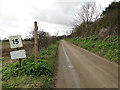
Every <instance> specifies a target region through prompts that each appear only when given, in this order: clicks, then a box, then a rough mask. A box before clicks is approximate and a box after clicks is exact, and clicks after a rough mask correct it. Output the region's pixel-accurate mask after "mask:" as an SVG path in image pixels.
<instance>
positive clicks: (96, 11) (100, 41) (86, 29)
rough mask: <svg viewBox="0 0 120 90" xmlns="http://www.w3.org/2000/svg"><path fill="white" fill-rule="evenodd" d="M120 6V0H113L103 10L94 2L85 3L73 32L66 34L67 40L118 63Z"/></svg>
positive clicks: (119, 50)
mask: <svg viewBox="0 0 120 90" xmlns="http://www.w3.org/2000/svg"><path fill="white" fill-rule="evenodd" d="M119 6H120V1H118V2H116V1H113V2H111V4H109V6H108V7H106V8H105V10H104V11H102V12H101V9H100V7H99V6H98V5H96V4H95V3H94V2H87V3H84V4H83V5H82V7H81V8H80V10H78V13H76V14H75V20H74V27H73V31H72V33H71V34H70V35H68V36H66V37H65V38H66V39H65V40H67V41H69V42H72V43H73V44H75V45H78V46H80V47H82V48H85V49H87V50H89V51H92V52H94V53H96V54H98V55H100V56H103V57H105V58H106V59H108V60H110V61H113V62H115V63H118V62H119V56H120V49H119V47H120V46H119V45H120V44H119V42H118V41H119V38H118V37H120V33H119V31H118V30H119V29H118V21H119V18H118V17H119V16H120V13H119V12H120V10H119V9H118V7H119Z"/></svg>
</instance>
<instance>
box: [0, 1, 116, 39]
mask: <svg viewBox="0 0 120 90" xmlns="http://www.w3.org/2000/svg"><path fill="white" fill-rule="evenodd" d="M87 1H92V2H96V4H101V6H102V7H103V9H104V8H105V7H107V6H108V5H109V4H110V3H111V2H112V1H113V0H0V37H1V38H2V39H3V38H5V37H6V38H8V36H12V35H21V36H22V38H25V37H26V36H28V34H29V32H30V31H32V30H33V29H34V21H37V22H38V28H39V29H38V30H40V28H42V29H43V30H44V31H46V32H49V33H50V34H51V35H54V33H55V32H59V35H63V34H65V33H66V32H67V31H70V30H72V22H73V17H74V13H75V12H76V11H77V10H78V9H79V8H80V7H81V5H82V4H83V3H84V2H87ZM116 1H118V0H116Z"/></svg>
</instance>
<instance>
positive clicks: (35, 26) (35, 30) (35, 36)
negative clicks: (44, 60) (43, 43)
mask: <svg viewBox="0 0 120 90" xmlns="http://www.w3.org/2000/svg"><path fill="white" fill-rule="evenodd" d="M37 29H38V27H37V22H36V21H35V22H34V41H35V44H34V45H35V62H37Z"/></svg>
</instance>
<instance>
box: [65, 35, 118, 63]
mask: <svg viewBox="0 0 120 90" xmlns="http://www.w3.org/2000/svg"><path fill="white" fill-rule="evenodd" d="M65 40H67V41H69V42H72V43H73V44H75V45H77V46H79V47H81V48H84V49H87V50H89V51H92V52H93V53H96V54H98V55H100V56H103V57H105V58H106V59H108V60H110V61H113V62H115V63H118V59H119V58H118V57H119V55H120V50H119V48H118V37H115V36H109V37H106V38H105V39H104V40H98V38H97V36H90V37H76V38H72V39H65Z"/></svg>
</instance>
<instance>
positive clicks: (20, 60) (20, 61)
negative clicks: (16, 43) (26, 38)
mask: <svg viewBox="0 0 120 90" xmlns="http://www.w3.org/2000/svg"><path fill="white" fill-rule="evenodd" d="M17 50H19V49H18V48H17ZM18 60H19V63H20V67H21V66H22V65H21V63H22V59H21V58H19V59H18Z"/></svg>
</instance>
